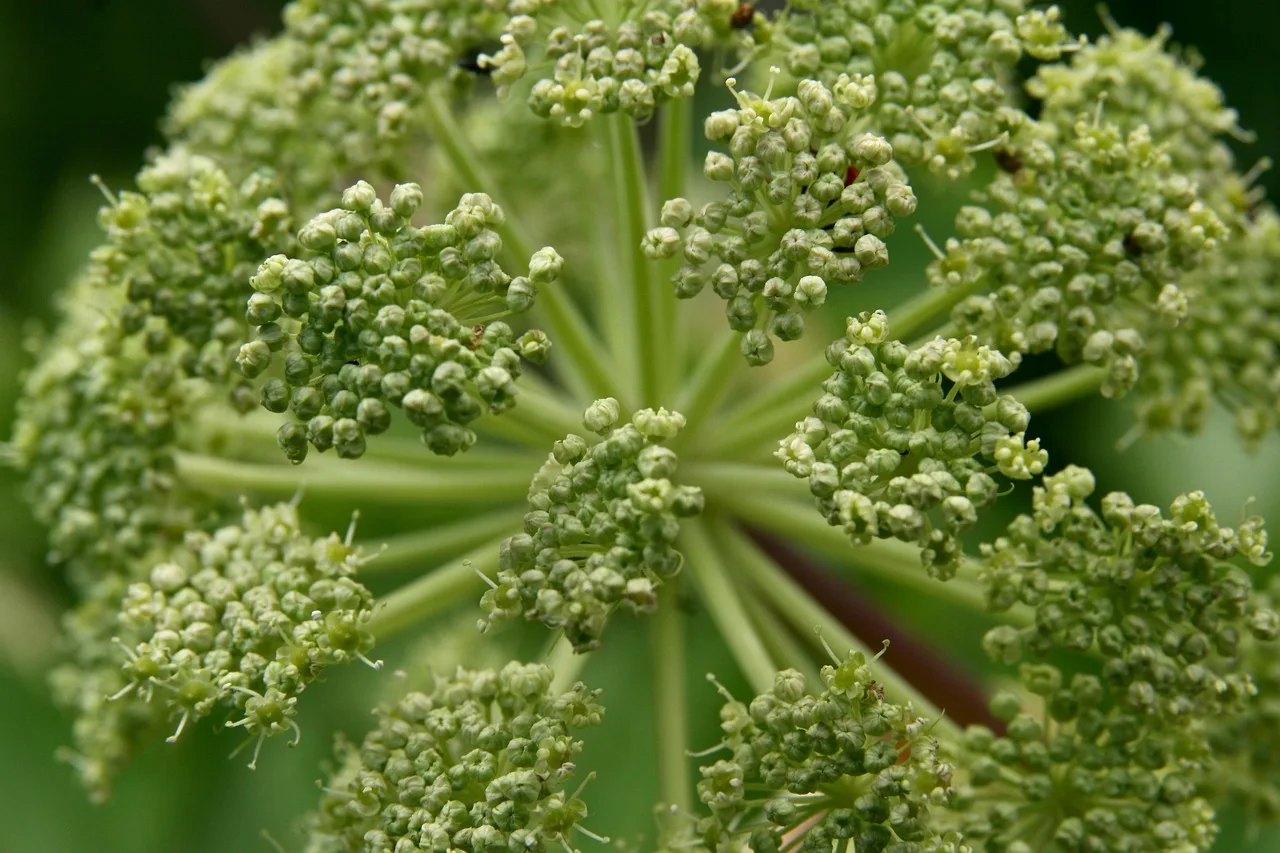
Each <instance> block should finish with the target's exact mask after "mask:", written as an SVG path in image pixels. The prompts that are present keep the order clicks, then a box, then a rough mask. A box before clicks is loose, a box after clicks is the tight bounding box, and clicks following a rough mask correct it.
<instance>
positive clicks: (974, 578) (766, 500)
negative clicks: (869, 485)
mask: <svg viewBox="0 0 1280 853" xmlns="http://www.w3.org/2000/svg"><path fill="white" fill-rule="evenodd" d="M796 482H800V481H796ZM699 485H701V486H702V489H703V491H704V492H705V493H706V495H707V499H708V500H709V501H712V502H714V503H715V505H716V506H717V507H718V508H720V509H723V510H724V511H726V512H729V513H731V514H732V515H733V516H734V517H736V518H738V519H740V520H742V521H744V522H747V523H748V524H750V525H752V526H754V527H758V528H760V529H761V530H765V531H768V532H769V533H774V534H776V535H778V536H783V537H786V538H787V539H789V540H790V541H793V542H800V543H803V544H804V547H805V548H811V549H813V550H814V551H817V552H819V553H821V554H823V555H824V556H826V557H828V558H833V559H834V560H835V561H836V565H837V566H841V567H844V568H846V569H847V570H849V571H850V572H851V574H853V575H855V576H856V575H874V576H875V577H878V578H881V579H882V580H886V581H889V582H890V583H893V584H895V585H896V586H899V587H902V588H904V589H907V590H910V591H911V592H913V593H918V594H921V595H928V596H932V597H934V598H940V599H944V600H946V601H950V602H952V603H954V604H957V605H960V606H962V607H964V608H966V609H968V610H971V611H974V612H977V613H989V612H990V611H989V610H988V609H987V599H986V593H985V591H984V589H983V586H982V583H981V581H979V579H978V575H979V566H978V564H977V563H976V562H975V561H973V560H968V559H965V560H962V561H961V562H960V565H959V567H958V568H957V570H956V576H955V577H953V578H952V579H950V580H947V581H940V580H935V579H934V578H931V577H929V576H928V574H926V573H925V571H924V567H923V566H922V565H921V563H920V549H919V548H917V547H916V546H914V545H910V544H907V543H905V542H899V541H897V540H895V539H875V540H873V541H871V542H869V543H868V544H866V545H854V544H853V543H852V542H850V541H849V537H848V536H846V535H845V533H844V531H842V530H840V529H839V528H837V527H832V526H831V525H829V524H827V522H826V519H824V518H823V517H822V516H821V515H819V514H818V511H817V509H815V508H814V506H813V505H812V504H811V503H800V502H797V501H794V500H788V499H779V498H778V497H777V496H776V494H768V493H766V494H756V493H753V492H751V491H750V490H748V489H746V488H744V485H743V484H742V483H741V482H740V481H739V480H736V479H729V480H724V481H708V480H707V479H706V478H705V477H704V478H703V479H701V480H699ZM1000 618H1002V619H1007V620H1009V621H1011V622H1014V623H1017V624H1024V625H1026V624H1031V622H1032V621H1034V619H1035V614H1034V612H1033V611H1032V610H1031V609H1030V608H1028V607H1026V606H1024V605H1016V606H1015V607H1013V608H1011V609H1009V610H1008V611H1005V612H1004V613H1003V614H1001V616H1000Z"/></svg>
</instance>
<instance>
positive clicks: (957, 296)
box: [886, 285, 977, 341]
mask: <svg viewBox="0 0 1280 853" xmlns="http://www.w3.org/2000/svg"><path fill="white" fill-rule="evenodd" d="M976 289H977V287H976V285H970V286H969V287H957V288H950V287H930V288H929V289H927V290H924V291H922V292H920V293H917V294H916V295H915V296H913V297H911V298H910V299H908V300H907V301H906V302H903V303H902V304H901V305H899V306H897V307H895V308H893V309H891V310H890V311H888V312H886V313H888V315H889V333H890V334H891V335H893V338H894V340H898V341H906V340H910V339H911V338H914V337H916V336H917V335H919V334H920V333H921V332H922V331H924V330H925V329H927V328H929V326H930V325H931V323H932V321H934V320H935V319H937V317H938V315H939V314H941V313H943V312H944V311H950V310H951V309H952V308H954V307H955V306H956V305H957V304H959V303H960V302H961V300H963V299H964V298H965V297H967V296H969V295H970V294H972V293H973V292H974V290H976ZM930 337H932V336H930Z"/></svg>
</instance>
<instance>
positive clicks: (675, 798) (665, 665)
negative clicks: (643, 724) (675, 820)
mask: <svg viewBox="0 0 1280 853" xmlns="http://www.w3.org/2000/svg"><path fill="white" fill-rule="evenodd" d="M679 583H680V578H678V577H677V578H674V579H673V580H671V581H669V582H668V583H667V584H665V585H664V586H663V588H662V590H661V591H660V592H659V602H658V610H657V612H656V613H654V615H653V618H652V619H651V620H650V622H649V638H650V644H649V648H650V652H651V654H650V657H651V658H652V661H653V703H654V709H655V713H656V716H657V737H658V790H659V793H660V795H661V797H662V802H663V803H664V804H666V805H668V806H674V807H676V808H678V809H680V810H682V811H686V812H687V811H689V809H690V808H691V807H692V803H693V787H692V785H691V784H690V781H689V762H688V753H689V734H688V731H687V729H686V725H687V715H686V711H687V700H686V697H685V663H686V661H687V660H688V652H687V650H686V648H685V638H684V624H683V622H682V616H681V613H680V608H679V607H678V606H677V604H678V603H677V600H676V599H677V597H678V595H679Z"/></svg>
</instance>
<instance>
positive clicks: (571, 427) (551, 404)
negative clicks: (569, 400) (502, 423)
mask: <svg viewBox="0 0 1280 853" xmlns="http://www.w3.org/2000/svg"><path fill="white" fill-rule="evenodd" d="M539 384H540V383H531V384H530V385H527V386H526V387H525V388H524V389H523V390H522V391H521V392H520V396H519V398H518V399H517V400H516V405H515V408H513V409H512V410H511V411H509V412H506V413H504V414H503V415H502V417H504V418H506V417H513V416H514V417H515V418H516V419H517V420H519V421H520V422H521V423H522V424H523V425H525V426H527V427H529V428H530V429H531V430H536V431H537V433H538V434H539V435H540V436H541V437H542V438H543V441H542V442H541V443H540V444H538V445H537V446H538V447H539V448H540V449H542V450H548V451H549V450H550V449H551V447H550V441H558V440H560V439H562V438H564V437H565V436H566V435H568V434H569V433H571V432H581V431H582V412H580V411H575V410H574V409H573V408H572V407H570V406H569V405H567V404H566V403H565V402H564V401H563V400H562V399H561V398H560V396H559V395H558V394H556V393H555V392H554V391H553V390H552V389H551V388H549V387H547V386H542V387H539ZM547 439H550V441H547Z"/></svg>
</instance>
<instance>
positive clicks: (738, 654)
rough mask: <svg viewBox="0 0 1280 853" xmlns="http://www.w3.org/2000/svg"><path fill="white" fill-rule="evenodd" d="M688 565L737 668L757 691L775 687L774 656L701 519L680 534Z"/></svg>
mask: <svg viewBox="0 0 1280 853" xmlns="http://www.w3.org/2000/svg"><path fill="white" fill-rule="evenodd" d="M680 540H681V547H682V550H683V551H684V557H685V565H686V566H688V569H689V573H690V574H691V575H692V576H693V579H694V580H695V581H696V582H697V584H698V591H699V592H700V593H701V599H702V603H703V604H704V605H705V606H706V608H707V610H709V611H710V612H711V619H712V621H713V622H715V623H716V628H717V629H718V630H719V631H720V634H721V636H723V637H724V639H725V642H726V643H728V644H729V651H730V652H731V653H732V654H733V658H734V660H735V661H736V662H737V664H738V669H740V670H741V671H742V674H743V675H744V676H746V678H747V681H748V682H750V683H751V687H752V689H753V690H755V691H756V692H757V693H764V692H765V691H767V690H769V689H770V688H771V687H772V686H773V677H774V674H775V673H776V670H775V668H774V666H773V657H772V656H771V655H770V654H769V652H768V651H767V650H766V649H765V647H764V643H763V642H761V640H760V637H759V635H758V634H756V631H755V626H754V625H752V623H751V620H750V619H749V618H748V617H747V612H746V610H745V609H744V608H743V606H742V600H741V599H740V598H739V597H738V591H737V589H735V587H734V583H733V581H732V580H731V579H730V577H729V572H728V570H727V568H726V567H725V565H724V563H723V561H722V555H721V553H718V552H717V550H716V548H715V546H714V545H713V544H712V542H711V539H710V537H709V535H708V533H707V528H706V525H705V523H704V522H702V521H697V520H695V521H692V522H690V523H688V524H686V525H685V526H684V529H683V531H682V535H681V537H680Z"/></svg>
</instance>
